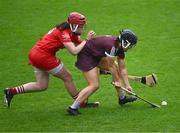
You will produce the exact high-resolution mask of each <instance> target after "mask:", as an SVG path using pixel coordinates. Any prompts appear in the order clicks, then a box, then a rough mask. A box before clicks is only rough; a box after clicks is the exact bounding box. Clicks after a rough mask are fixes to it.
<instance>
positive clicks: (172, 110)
mask: <svg viewBox="0 0 180 133" xmlns="http://www.w3.org/2000/svg"><path fill="white" fill-rule="evenodd" d="M71 11H78V12H81V13H82V14H84V15H85V16H87V18H88V25H87V27H86V31H85V33H84V34H83V36H82V37H85V35H86V33H87V31H88V30H91V29H93V30H95V31H96V33H97V35H104V34H113V35H117V34H118V31H119V30H120V29H123V28H130V29H132V30H133V31H135V33H136V34H137V35H138V37H139V42H138V44H137V47H135V48H134V49H132V50H130V51H129V52H128V53H127V55H126V60H127V67H128V71H129V74H132V75H146V74H149V73H151V72H154V73H156V74H157V75H158V77H159V84H158V85H157V86H156V87H154V88H149V87H146V86H144V85H141V84H139V83H137V82H131V84H132V86H133V88H134V90H135V92H136V93H137V94H139V95H141V96H143V97H145V98H146V99H148V100H151V101H153V102H155V103H158V104H159V103H160V102H161V101H162V100H166V101H167V102H168V105H167V106H165V107H162V108H160V109H155V108H151V107H150V106H149V105H147V104H145V103H144V102H142V101H140V100H139V101H137V102H135V103H132V104H127V105H125V106H123V107H121V106H119V105H118V103H117V96H116V92H115V90H114V88H113V87H112V86H111V85H110V82H111V77H110V76H101V77H100V80H101V87H100V89H99V90H98V91H97V92H96V93H95V94H94V95H92V96H91V97H90V100H91V101H100V102H101V106H100V107H99V108H96V109H80V111H81V113H82V115H81V116H79V117H71V116H68V115H67V113H66V107H67V106H68V105H69V104H71V103H72V99H71V98H70V96H69V95H68V94H67V92H66V90H65V87H64V85H63V82H62V81H60V80H58V79H56V78H53V77H52V78H51V79H50V83H49V88H48V90H47V91H45V92H41V93H29V94H22V95H17V96H15V97H14V99H13V101H12V107H11V109H6V108H5V107H4V105H3V93H2V91H3V88H5V87H11V86H15V85H21V84H22V83H26V82H30V81H34V80H35V79H34V75H33V71H32V68H31V66H28V65H27V61H28V58H27V55H28V51H29V50H30V48H31V47H32V46H33V45H34V44H35V43H36V41H38V39H39V38H40V37H42V35H44V33H46V32H47V31H48V30H50V29H51V28H52V27H53V26H54V25H56V24H57V23H59V22H61V21H63V20H66V18H67V15H68V14H69V12H71ZM0 15H1V19H0V30H1V31H0V66H1V67H0V81H1V83H0V88H1V93H0V131H1V132H48V131H51V132H52V131H61V132H66V131H67V132H70V131H71V132H80V131H82V132H110V131H114V132H123V131H125V132H128V131H132V132H139V131H141V132H175V131H176V132H178V131H180V126H179V125H180V119H179V116H180V113H179V112H180V109H179V106H180V97H179V88H180V80H179V79H180V76H179V73H180V51H179V49H180V45H179V41H180V36H179V34H180V2H179V0H151V1H147V0H136V1H135V0H121V1H120V0H111V1H108V0H76V1H67V0H61V1H57V0H26V1H22V0H15V1H14V0H6V1H5V0H0ZM58 56H59V57H60V58H61V59H62V61H63V63H64V64H65V66H66V67H67V68H69V70H70V71H71V72H72V74H73V78H74V81H75V83H76V85H77V87H78V88H80V89H82V88H83V87H85V86H86V82H85V80H84V79H83V76H82V74H81V72H80V71H79V70H77V69H76V68H75V67H74V62H75V60H76V57H74V56H72V55H70V54H69V53H68V52H67V51H66V50H61V51H60V52H59V53H58Z"/></svg>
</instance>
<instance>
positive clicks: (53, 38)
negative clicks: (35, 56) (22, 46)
mask: <svg viewBox="0 0 180 133" xmlns="http://www.w3.org/2000/svg"><path fill="white" fill-rule="evenodd" d="M64 42H73V43H75V44H80V43H81V42H82V41H81V39H80V36H77V35H73V34H72V32H71V31H70V29H66V30H59V29H57V28H53V29H52V30H50V31H49V32H48V33H47V34H45V35H44V36H43V37H42V38H41V39H40V40H39V41H38V42H37V43H36V45H35V47H36V48H40V49H41V50H44V51H45V52H48V53H49V54H52V55H55V54H56V52H57V51H58V50H59V49H63V48H64V45H63V43H64Z"/></svg>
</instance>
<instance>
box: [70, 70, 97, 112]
mask: <svg viewBox="0 0 180 133" xmlns="http://www.w3.org/2000/svg"><path fill="white" fill-rule="evenodd" d="M84 77H85V79H86V80H87V82H88V86H87V87H86V88H84V89H83V90H82V91H81V92H80V93H79V95H78V97H77V99H76V100H75V101H74V103H73V104H72V105H71V106H70V107H68V109H67V111H68V112H69V114H71V115H78V114H79V112H78V107H79V105H80V103H82V102H83V101H84V100H85V99H87V98H88V97H89V96H90V95H91V94H93V93H94V92H95V91H96V90H97V89H98V88H99V77H98V68H97V67H95V68H93V69H92V70H90V71H87V72H84Z"/></svg>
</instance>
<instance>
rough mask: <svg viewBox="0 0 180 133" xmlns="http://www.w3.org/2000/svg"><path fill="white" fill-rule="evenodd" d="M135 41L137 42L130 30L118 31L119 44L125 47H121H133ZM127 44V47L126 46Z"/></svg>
mask: <svg viewBox="0 0 180 133" xmlns="http://www.w3.org/2000/svg"><path fill="white" fill-rule="evenodd" d="M137 40H138V38H137V36H136V35H135V33H134V32H133V31H131V30H130V29H124V30H122V31H120V35H119V41H120V42H121V44H122V45H125V46H123V47H129V46H131V47H132V46H135V45H136V43H137ZM128 43H129V45H127V44H128ZM126 45H127V46H126Z"/></svg>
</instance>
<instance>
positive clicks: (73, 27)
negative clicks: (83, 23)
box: [70, 24, 79, 32]
mask: <svg viewBox="0 0 180 133" xmlns="http://www.w3.org/2000/svg"><path fill="white" fill-rule="evenodd" d="M78 26H79V25H75V24H73V25H72V24H70V29H71V31H72V32H76V30H77V28H78Z"/></svg>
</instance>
